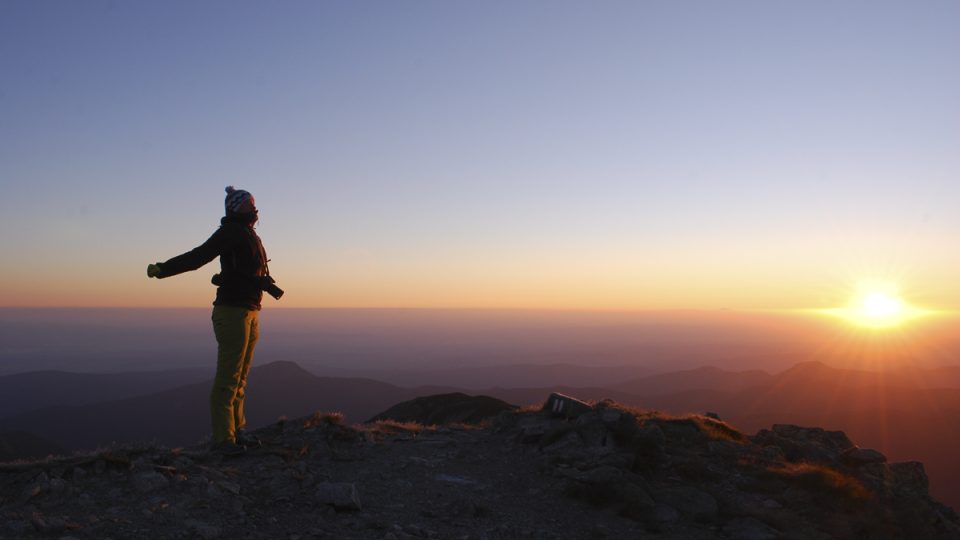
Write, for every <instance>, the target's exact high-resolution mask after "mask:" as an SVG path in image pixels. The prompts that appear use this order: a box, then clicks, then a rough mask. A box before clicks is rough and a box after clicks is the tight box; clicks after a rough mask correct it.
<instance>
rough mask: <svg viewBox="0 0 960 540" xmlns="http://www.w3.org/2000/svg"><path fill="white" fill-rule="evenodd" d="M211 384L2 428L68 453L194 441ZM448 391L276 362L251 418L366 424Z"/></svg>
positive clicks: (253, 381) (253, 400)
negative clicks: (313, 416) (338, 415)
mask: <svg viewBox="0 0 960 540" xmlns="http://www.w3.org/2000/svg"><path fill="white" fill-rule="evenodd" d="M210 386H211V384H210V382H209V381H207V382H202V383H197V384H191V385H187V386H182V387H179V388H173V389H170V390H164V391H162V392H157V393H153V394H150V395H146V396H140V397H135V398H128V399H122V400H116V401H105V402H102V403H92V404H88V405H81V406H76V407H64V406H61V407H52V408H47V409H43V410H39V411H32V412H29V413H24V414H20V415H17V416H13V417H9V418H3V419H0V431H14V430H21V431H27V432H30V433H33V434H36V435H38V436H40V437H43V438H46V439H49V440H50V441H53V442H54V443H56V444H59V445H61V446H63V447H64V448H66V449H70V450H76V449H88V448H96V447H98V446H102V445H105V444H110V443H114V442H118V443H119V442H132V441H141V442H148V441H156V442H160V443H163V444H168V445H184V444H193V443H196V442H197V441H199V440H200V439H202V438H203V437H205V436H206V435H207V434H209V431H210V428H209V424H210V420H209V395H210ZM445 391H449V389H444V388H429V387H424V388H420V389H405V388H400V387H397V386H393V385H389V384H385V383H381V382H378V381H373V380H369V379H359V378H357V379H342V378H331V377H317V376H315V375H312V374H310V373H309V372H307V371H305V370H304V369H302V368H300V367H299V366H298V365H296V364H294V363H292V362H274V363H271V364H266V365H263V366H257V367H254V368H253V369H252V370H251V374H250V377H249V384H248V393H247V395H248V399H247V421H248V423H249V425H250V427H251V428H253V427H258V426H263V425H266V424H268V423H271V422H274V421H276V420H277V418H278V417H281V416H300V415H304V414H309V413H311V412H314V411H318V410H326V411H343V412H344V413H345V414H346V416H347V418H348V419H349V420H350V421H361V420H363V419H365V418H369V417H370V416H373V415H374V414H377V413H378V412H380V411H383V410H385V409H387V408H388V407H390V406H391V405H393V404H396V403H399V402H401V401H405V400H408V399H411V398H413V397H416V396H418V395H424V394H433V393H437V392H445Z"/></svg>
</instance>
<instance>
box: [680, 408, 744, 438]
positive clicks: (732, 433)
mask: <svg viewBox="0 0 960 540" xmlns="http://www.w3.org/2000/svg"><path fill="white" fill-rule="evenodd" d="M684 418H685V419H687V420H690V421H692V422H693V423H694V424H696V425H697V428H699V429H700V431H701V432H702V433H703V434H704V435H706V436H707V438H709V439H710V440H713V441H730V442H735V443H744V442H746V441H747V436H746V435H744V434H743V433H741V432H740V431H738V430H737V429H736V428H734V427H733V426H731V425H730V424H728V423H726V422H723V421H721V420H717V419H715V418H710V417H709V416H701V415H699V414H691V415H688V416H686V417H684Z"/></svg>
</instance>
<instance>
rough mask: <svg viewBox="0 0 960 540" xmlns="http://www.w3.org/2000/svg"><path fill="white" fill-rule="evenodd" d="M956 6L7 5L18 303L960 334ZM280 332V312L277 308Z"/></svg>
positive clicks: (3, 177)
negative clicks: (819, 315) (934, 317)
mask: <svg viewBox="0 0 960 540" xmlns="http://www.w3.org/2000/svg"><path fill="white" fill-rule="evenodd" d="M957 21H960V3H958V2H956V1H943V2H938V1H924V2H916V1H902V2H887V1H844V2H836V1H807V0H804V1H779V2H771V1H768V0H762V1H724V2H715V1H656V2H654V1H639V0H638V1H630V2H613V1H601V2H565V1H542V2H534V1H519V2H518V1H483V2H448V1H438V2H431V1H382V2H366V1H344V2H334V1H323V2H320V1H309V2H293V1H283V2H237V1H229V2H226V1H224V2H219V1H204V2H192V1H191V2H171V1H164V2H137V1H122V2H120V1H118V2H97V1H84V2H74V1H44V0H39V1H37V0H29V1H17V0H4V1H3V2H0V182H2V188H3V189H2V196H0V229H2V231H3V233H2V235H0V253H2V254H3V255H2V257H0V305H6V306H27V305H40V306H49V305H56V306H207V305H209V303H210V301H211V300H212V297H213V292H214V291H213V287H212V286H211V285H209V278H210V276H211V275H212V274H213V273H215V272H216V270H217V264H216V263H212V264H211V265H209V266H207V267H205V268H203V269H201V270H200V271H198V272H194V273H192V274H189V275H184V276H180V277H177V278H172V279H168V280H163V281H160V282H158V281H155V280H148V279H147V278H146V277H145V268H146V265H147V264H148V263H150V262H154V261H158V260H165V259H167V258H169V257H171V256H174V255H177V254H179V253H181V252H183V251H186V250H188V249H190V248H192V247H194V246H196V245H198V244H200V243H201V242H202V241H203V240H205V239H206V238H207V237H208V236H209V235H210V234H211V233H212V232H213V230H214V229H215V228H216V226H217V225H218V223H219V221H218V220H219V217H220V216H221V215H222V211H223V196H224V192H223V188H224V186H226V185H228V184H233V185H235V186H237V187H238V188H243V189H247V190H249V191H251V192H252V193H253V194H254V195H255V196H256V198H257V202H258V206H259V207H260V210H261V218H262V219H261V224H260V226H259V229H258V230H259V232H260V235H261V237H262V238H263V240H264V242H265V245H266V247H267V250H268V252H269V253H270V256H271V258H272V259H273V261H272V263H271V269H272V271H273V274H274V275H275V276H276V277H277V278H278V282H279V284H280V285H281V286H282V287H283V288H285V289H286V290H287V291H288V294H287V296H285V297H284V299H283V300H282V301H281V302H279V303H278V304H276V305H280V306H291V307H292V306H297V307H306V306H318V307H334V306H364V307H366V306H369V307H372V306H384V307H531V308H601V309H605V308H618V309H619V308H625V309H664V308H697V309H717V308H733V309H789V308H821V307H830V306H833V305H837V304H838V303H842V302H845V301H846V299H847V298H846V297H847V296H848V295H849V294H850V293H851V291H852V290H853V287H854V286H855V284H856V283H857V282H858V281H859V280H862V279H884V280H891V281H894V282H896V283H897V284H898V285H899V287H900V288H901V291H902V292H903V294H905V295H906V296H907V297H908V298H909V299H910V300H911V301H913V302H916V303H919V304H921V305H928V306H934V307H948V308H956V307H960V285H958V282H957V280H956V275H957V270H958V269H960V250H958V245H957V238H958V233H960V211H958V201H960V174H958V173H960V151H958V150H960V57H958V56H957V51H960V26H958V24H957ZM267 303H269V304H272V303H273V301H272V299H267Z"/></svg>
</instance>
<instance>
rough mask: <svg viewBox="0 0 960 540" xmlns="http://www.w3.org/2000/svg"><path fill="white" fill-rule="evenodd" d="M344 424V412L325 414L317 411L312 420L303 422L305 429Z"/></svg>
mask: <svg viewBox="0 0 960 540" xmlns="http://www.w3.org/2000/svg"><path fill="white" fill-rule="evenodd" d="M342 424H343V413H342V412H323V411H317V412H315V413H313V415H312V416H311V417H310V418H307V419H306V420H304V422H303V428H304V429H308V428H312V427H317V426H339V425H342Z"/></svg>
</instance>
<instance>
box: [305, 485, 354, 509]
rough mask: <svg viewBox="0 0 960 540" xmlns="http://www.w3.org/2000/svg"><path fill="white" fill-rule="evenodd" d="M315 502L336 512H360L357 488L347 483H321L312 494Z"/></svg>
mask: <svg viewBox="0 0 960 540" xmlns="http://www.w3.org/2000/svg"><path fill="white" fill-rule="evenodd" d="M314 497H315V498H316V500H317V502H319V503H321V504H329V505H331V506H333V507H334V508H336V509H337V510H360V509H361V506H360V496H359V495H358V494H357V486H356V485H355V484H351V483H347V482H321V483H319V484H317V490H316V492H315V494H314Z"/></svg>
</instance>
